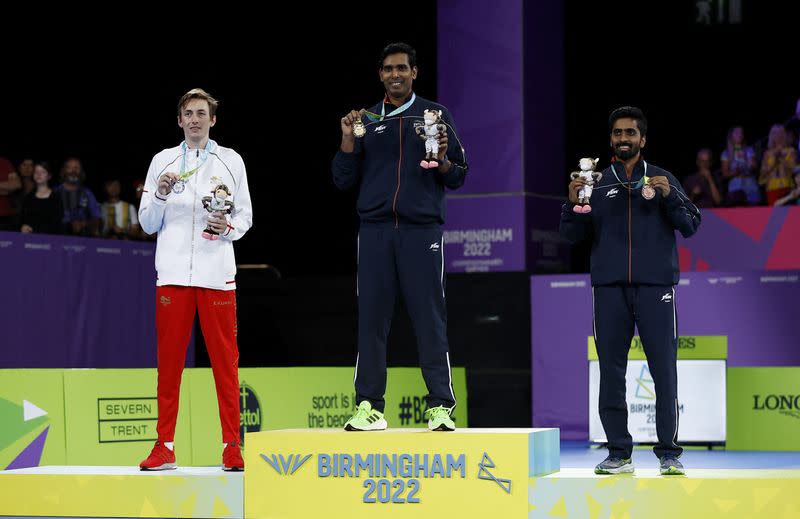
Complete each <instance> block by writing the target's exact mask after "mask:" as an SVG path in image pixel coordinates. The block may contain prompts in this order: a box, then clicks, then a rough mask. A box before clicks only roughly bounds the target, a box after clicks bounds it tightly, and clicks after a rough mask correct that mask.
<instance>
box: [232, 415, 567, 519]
mask: <svg viewBox="0 0 800 519" xmlns="http://www.w3.org/2000/svg"><path fill="white" fill-rule="evenodd" d="M245 445H247V449H246V452H245V464H246V466H247V477H246V478H245V514H246V515H245V517H252V518H256V517H259V518H262V517H263V518H266V517H281V518H295V517H297V518H301V517H302V518H305V517H367V516H368V517H371V518H373V517H374V518H381V517H412V515H411V514H414V515H413V516H416V517H526V516H527V514H528V480H529V478H530V477H533V476H542V475H545V474H550V473H553V472H555V471H557V470H558V469H559V451H560V445H559V435H558V429H458V430H456V431H453V432H430V431H427V430H419V429H389V430H386V431H374V432H345V431H343V430H341V429H336V430H332V429H327V430H325V429H323V430H319V429H317V430H313V429H297V430H281V431H262V432H257V433H253V434H248V435H247V438H246V440H245Z"/></svg>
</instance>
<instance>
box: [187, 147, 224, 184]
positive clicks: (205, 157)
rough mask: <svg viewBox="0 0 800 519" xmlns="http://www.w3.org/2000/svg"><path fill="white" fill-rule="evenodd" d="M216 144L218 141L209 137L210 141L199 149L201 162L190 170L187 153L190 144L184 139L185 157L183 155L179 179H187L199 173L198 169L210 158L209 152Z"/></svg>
mask: <svg viewBox="0 0 800 519" xmlns="http://www.w3.org/2000/svg"><path fill="white" fill-rule="evenodd" d="M216 144H217V143H215V142H214V141H212V140H211V139H208V142H207V143H206V146H205V148H203V149H202V150H197V156H198V158H201V161H200V163H199V164H198V165H197V167H195V168H194V169H190V170H189V171H186V154H187V153H188V152H189V146H188V145H187V144H186V141H183V142H182V143H181V149H182V150H183V157H181V173H180V177H179V179H180V180H186V179H188V178H189V177H191V176H192V175H194V174H195V173H197V171H198V170H199V169H200V168H201V167H202V166H203V164H205V163H206V161H207V160H208V155H209V153H210V152H211V150H212V149H213V148H214V146H215V145H216Z"/></svg>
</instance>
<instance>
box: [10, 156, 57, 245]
mask: <svg viewBox="0 0 800 519" xmlns="http://www.w3.org/2000/svg"><path fill="white" fill-rule="evenodd" d="M51 178H52V176H51V175H50V168H49V166H48V165H47V164H46V163H43V162H40V163H39V164H36V165H35V166H34V169H33V181H34V183H35V184H34V185H35V186H36V189H35V190H34V191H33V192H32V193H28V194H27V195H26V196H25V198H24V199H23V201H22V211H21V212H20V221H21V226H20V231H22V232H35V233H44V234H61V231H62V223H61V222H62V220H63V218H64V208H63V207H62V205H61V198H60V197H58V196H57V195H56V194H55V193H54V192H53V190H52V189H50V179H51Z"/></svg>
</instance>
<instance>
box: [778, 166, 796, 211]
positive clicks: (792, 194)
mask: <svg viewBox="0 0 800 519" xmlns="http://www.w3.org/2000/svg"><path fill="white" fill-rule="evenodd" d="M791 204H800V166H798V167H796V168H794V189H792V190H791V191H789V194H788V195H786V196H784V197H783V198H781V199H779V200H777V201H775V205H776V206H778V205H791Z"/></svg>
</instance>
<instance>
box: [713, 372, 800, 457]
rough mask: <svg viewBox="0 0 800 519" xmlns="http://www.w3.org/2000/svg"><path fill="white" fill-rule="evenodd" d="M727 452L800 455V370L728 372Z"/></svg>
mask: <svg viewBox="0 0 800 519" xmlns="http://www.w3.org/2000/svg"><path fill="white" fill-rule="evenodd" d="M727 448H728V449H729V450H758V451H760V450H763V451H800V367H781V368H778V367H775V368H730V369H728V443H727Z"/></svg>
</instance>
